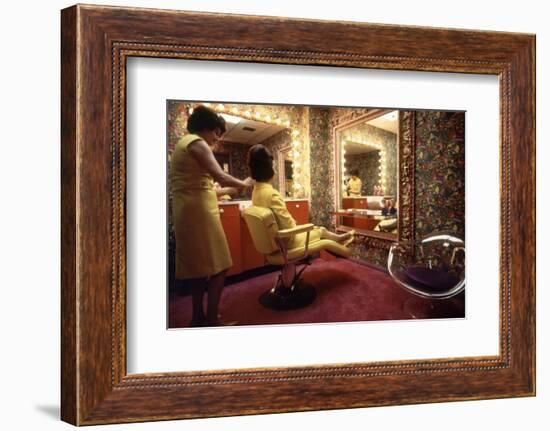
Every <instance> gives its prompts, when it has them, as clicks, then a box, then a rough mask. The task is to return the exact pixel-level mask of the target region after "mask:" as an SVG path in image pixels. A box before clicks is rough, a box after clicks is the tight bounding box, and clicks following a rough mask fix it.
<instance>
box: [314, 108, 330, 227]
mask: <svg viewBox="0 0 550 431" xmlns="http://www.w3.org/2000/svg"><path fill="white" fill-rule="evenodd" d="M329 116H330V111H329V109H326V108H313V107H312V108H309V141H310V154H311V161H310V163H311V166H310V171H311V205H310V222H311V223H313V224H316V225H318V226H325V227H326V228H328V229H331V228H332V226H333V225H334V221H333V217H331V215H330V212H331V211H334V202H333V201H334V151H333V148H332V143H331V142H330V141H329V136H330V122H329Z"/></svg>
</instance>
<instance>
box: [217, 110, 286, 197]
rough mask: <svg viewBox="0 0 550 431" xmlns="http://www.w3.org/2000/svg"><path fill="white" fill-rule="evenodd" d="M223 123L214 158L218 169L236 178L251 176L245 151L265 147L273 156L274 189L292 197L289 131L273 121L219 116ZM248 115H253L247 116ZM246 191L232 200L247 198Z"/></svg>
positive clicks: (223, 114) (231, 115) (225, 115)
mask: <svg viewBox="0 0 550 431" xmlns="http://www.w3.org/2000/svg"><path fill="white" fill-rule="evenodd" d="M221 115H222V116H223V117H224V119H225V121H226V128H227V131H226V133H225V134H224V136H223V140H222V141H221V142H220V144H219V145H218V147H217V148H215V149H214V156H215V157H216V160H217V161H218V163H219V164H220V166H221V167H222V168H223V169H224V170H225V171H226V172H228V173H229V174H231V175H233V176H234V177H237V178H246V177H247V176H249V175H250V173H249V171H248V167H247V164H246V160H247V154H248V150H249V149H250V147H251V146H253V145H255V144H262V145H265V146H266V147H267V148H268V149H269V150H270V151H271V153H272V154H273V159H274V164H273V168H274V170H275V177H274V181H273V187H274V188H276V189H278V190H279V192H280V193H281V194H282V195H283V196H286V197H292V196H293V189H294V181H293V170H292V168H293V163H294V162H293V153H292V146H291V137H292V133H291V129H290V128H288V127H286V126H285V125H282V124H276V123H275V122H272V123H268V122H266V121H261V119H259V118H258V119H251V118H245V117H244V116H239V115H234V114H228V113H221ZM249 116H253V114H250V115H249ZM250 193H251V191H250V190H248V191H247V192H244V194H241V195H240V196H233V197H232V200H239V199H249V198H250Z"/></svg>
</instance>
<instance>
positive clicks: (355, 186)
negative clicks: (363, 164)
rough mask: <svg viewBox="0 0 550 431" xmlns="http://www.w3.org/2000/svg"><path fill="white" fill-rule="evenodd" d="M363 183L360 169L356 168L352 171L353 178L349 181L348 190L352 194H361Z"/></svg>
mask: <svg viewBox="0 0 550 431" xmlns="http://www.w3.org/2000/svg"><path fill="white" fill-rule="evenodd" d="M362 187H363V183H362V182H361V179H360V178H359V171H358V170H357V169H354V170H353V171H351V178H350V179H349V181H348V192H349V195H350V196H361V188H362Z"/></svg>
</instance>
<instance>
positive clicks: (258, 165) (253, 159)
mask: <svg viewBox="0 0 550 431" xmlns="http://www.w3.org/2000/svg"><path fill="white" fill-rule="evenodd" d="M248 167H249V168H250V176H251V177H252V178H253V179H255V180H256V181H269V180H270V179H271V178H273V175H275V171H273V156H272V155H271V153H270V152H269V150H268V149H267V148H266V147H264V146H263V145H261V144H256V145H253V146H252V148H250V150H248Z"/></svg>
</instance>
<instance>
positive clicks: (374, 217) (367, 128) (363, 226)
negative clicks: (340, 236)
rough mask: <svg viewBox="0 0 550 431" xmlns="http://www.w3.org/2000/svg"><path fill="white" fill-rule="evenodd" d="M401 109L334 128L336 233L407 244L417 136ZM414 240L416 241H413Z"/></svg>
mask: <svg viewBox="0 0 550 431" xmlns="http://www.w3.org/2000/svg"><path fill="white" fill-rule="evenodd" d="M407 118H408V116H407V115H406V113H404V112H400V111H399V110H390V109H373V110H370V111H368V112H367V113H366V114H363V115H361V116H359V117H357V118H353V119H350V120H348V121H346V120H345V119H344V120H343V121H341V122H339V123H338V124H337V125H336V126H335V127H334V145H335V156H336V157H335V161H336V169H335V171H336V175H335V178H334V180H335V183H336V184H335V191H336V193H335V208H336V215H337V216H336V220H337V223H336V224H337V229H338V230H341V231H346V230H348V231H349V230H352V229H353V230H355V232H356V234H358V235H359V236H361V237H363V238H365V239H374V240H378V242H379V243H380V241H381V242H382V243H383V244H384V243H385V244H387V245H388V246H389V244H391V242H394V241H397V240H400V241H401V240H406V239H409V238H407V237H408V236H409V231H411V232H412V230H411V229H407V228H406V226H405V225H406V224H409V225H410V223H411V222H412V219H411V214H412V211H411V210H412V204H411V200H410V199H404V192H405V191H406V190H409V191H410V190H414V187H412V188H411V185H413V182H414V177H413V176H411V175H410V169H408V168H407V167H410V166H412V165H414V152H413V151H411V149H412V148H414V143H413V142H412V138H411V136H412V134H411V133H410V131H409V130H406V126H407V124H406V122H407ZM410 239H412V238H410Z"/></svg>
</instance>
